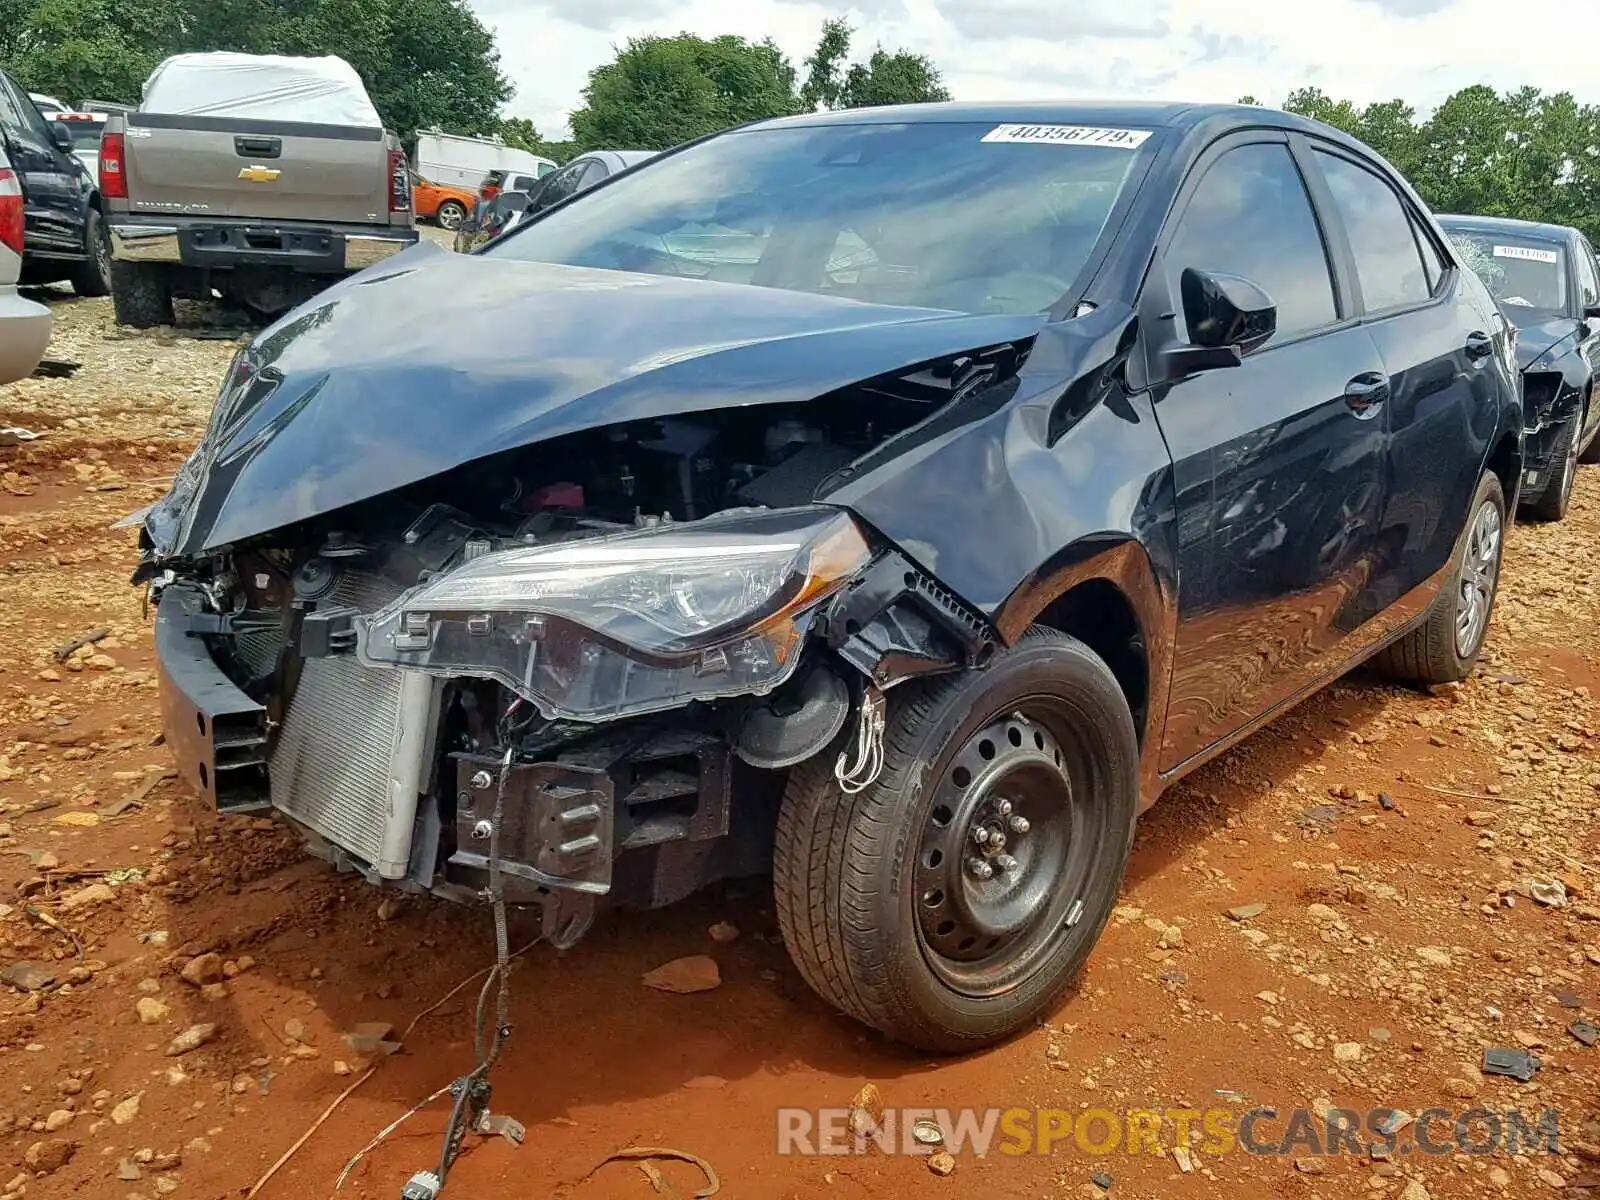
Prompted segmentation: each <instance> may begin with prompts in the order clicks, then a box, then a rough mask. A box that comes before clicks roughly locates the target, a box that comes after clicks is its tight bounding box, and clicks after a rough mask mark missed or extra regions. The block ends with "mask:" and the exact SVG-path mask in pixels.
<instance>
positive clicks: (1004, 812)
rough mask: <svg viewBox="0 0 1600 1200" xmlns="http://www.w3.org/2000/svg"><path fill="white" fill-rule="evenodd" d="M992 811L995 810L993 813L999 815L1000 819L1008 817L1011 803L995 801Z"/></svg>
mask: <svg viewBox="0 0 1600 1200" xmlns="http://www.w3.org/2000/svg"><path fill="white" fill-rule="evenodd" d="M994 810H995V812H997V813H999V814H1000V815H1001V816H1002V817H1005V816H1009V815H1010V814H1011V801H1009V800H996V801H995V802H994Z"/></svg>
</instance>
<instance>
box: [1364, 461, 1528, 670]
mask: <svg viewBox="0 0 1600 1200" xmlns="http://www.w3.org/2000/svg"><path fill="white" fill-rule="evenodd" d="M1467 513H1468V515H1467V527H1466V529H1465V530H1464V531H1463V532H1462V535H1461V539H1460V542H1459V543H1458V549H1457V551H1456V561H1455V564H1454V565H1453V566H1452V568H1451V571H1450V576H1449V579H1448V580H1447V581H1446V582H1445V585H1444V587H1443V588H1441V589H1440V591H1439V594H1438V595H1437V596H1435V597H1434V599H1433V604H1432V605H1431V606H1429V609H1428V616H1427V619H1426V620H1425V621H1423V623H1422V624H1421V625H1419V626H1418V627H1417V628H1416V629H1414V630H1412V631H1411V632H1410V633H1408V634H1406V635H1405V637H1403V638H1401V639H1400V640H1399V641H1397V642H1395V643H1394V644H1393V645H1390V646H1388V647H1387V648H1385V649H1384V650H1383V651H1382V652H1381V653H1380V654H1379V655H1378V658H1377V660H1376V662H1377V665H1378V666H1379V667H1380V668H1381V669H1383V670H1384V671H1387V672H1388V673H1389V674H1391V675H1393V676H1395V677H1396V678H1399V679H1406V680H1410V681H1412V682H1414V683H1421V684H1433V683H1458V682H1460V681H1461V680H1463V679H1465V678H1466V677H1467V676H1468V675H1471V674H1472V668H1473V667H1475V666H1476V665H1477V663H1478V655H1479V654H1481V653H1482V652H1483V642H1484V638H1485V637H1486V636H1487V635H1488V632H1489V618H1490V617H1491V616H1492V615H1493V613H1494V601H1495V596H1496V595H1497V594H1498V592H1499V588H1500V556H1501V553H1502V551H1503V550H1504V548H1505V540H1506V539H1505V525H1506V498H1505V492H1504V491H1503V490H1502V489H1501V487H1500V480H1499V479H1498V478H1496V477H1495V474H1494V472H1492V471H1485V472H1484V473H1483V478H1482V479H1480V480H1479V481H1478V490H1477V492H1476V493H1474V495H1473V498H1472V507H1471V508H1470V509H1468V510H1467Z"/></svg>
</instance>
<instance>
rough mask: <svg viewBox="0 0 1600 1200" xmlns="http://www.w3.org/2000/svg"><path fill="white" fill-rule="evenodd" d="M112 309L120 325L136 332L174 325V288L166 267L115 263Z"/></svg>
mask: <svg viewBox="0 0 1600 1200" xmlns="http://www.w3.org/2000/svg"><path fill="white" fill-rule="evenodd" d="M111 306H112V307H113V308H114V309H115V310H116V314H117V324H119V325H128V326H131V327H132V328H134V329H153V328H155V327H156V326H157V325H171V324H172V321H173V314H172V289H171V287H170V286H169V284H168V280H167V273H166V268H164V267H162V266H159V265H157V264H154V263H127V262H113V263H112V264H111Z"/></svg>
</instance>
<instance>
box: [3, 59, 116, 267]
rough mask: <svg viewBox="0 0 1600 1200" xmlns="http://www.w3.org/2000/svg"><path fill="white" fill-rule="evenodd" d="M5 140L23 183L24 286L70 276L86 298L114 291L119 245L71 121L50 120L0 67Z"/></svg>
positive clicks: (7, 150)
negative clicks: (114, 248)
mask: <svg viewBox="0 0 1600 1200" xmlns="http://www.w3.org/2000/svg"><path fill="white" fill-rule="evenodd" d="M0 140H3V141H4V144H5V149H6V152H7V153H8V154H9V155H10V158H11V165H12V167H13V168H14V169H15V170H16V172H17V174H18V176H19V177H20V178H21V180H22V198H23V220H24V223H25V226H26V234H25V237H24V239H23V242H24V245H25V246H26V250H25V252H24V255H23V260H22V282H23V283H24V284H41V283H55V282H57V281H58V280H63V279H64V280H70V281H71V283H72V289H73V291H75V292H77V293H78V295H80V296H104V295H107V294H108V293H109V292H110V291H111V243H110V241H109V240H108V238H107V236H106V227H105V223H104V222H103V221H102V219H101V216H100V192H99V188H98V187H97V186H96V184H95V181H94V178H93V176H92V175H91V174H90V173H89V171H88V169H87V168H86V167H85V166H84V165H83V163H82V162H80V161H79V160H78V157H77V155H75V154H74V153H73V140H72V130H71V128H70V127H69V126H67V125H65V124H61V123H58V122H55V121H47V120H46V119H45V118H44V117H43V116H42V115H41V114H40V112H39V109H38V108H37V107H36V106H35V105H34V103H33V101H32V100H31V99H30V98H29V95H28V93H27V92H25V91H24V90H23V89H22V88H20V87H19V86H18V85H17V82H16V80H14V79H12V78H11V77H10V76H9V75H7V74H6V73H5V72H4V71H0Z"/></svg>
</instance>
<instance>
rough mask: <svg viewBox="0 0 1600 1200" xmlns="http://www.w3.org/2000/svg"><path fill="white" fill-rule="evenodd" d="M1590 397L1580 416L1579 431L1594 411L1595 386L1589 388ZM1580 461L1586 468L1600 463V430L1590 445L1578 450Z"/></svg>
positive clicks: (1590, 439)
mask: <svg viewBox="0 0 1600 1200" xmlns="http://www.w3.org/2000/svg"><path fill="white" fill-rule="evenodd" d="M1588 396H1589V398H1588V399H1587V400H1585V401H1584V405H1583V411H1582V412H1581V413H1579V414H1578V428H1579V429H1582V428H1583V427H1584V426H1585V425H1587V424H1588V423H1589V414H1590V412H1592V411H1593V406H1594V386H1593V385H1592V384H1591V385H1590V387H1589V393H1588ZM1578 436H1579V437H1582V436H1583V435H1582V434H1581V433H1580V434H1579V435H1578ZM1578 461H1579V462H1580V463H1582V464H1583V465H1584V466H1592V465H1593V464H1595V463H1600V429H1596V430H1595V431H1594V434H1593V436H1591V437H1590V438H1589V444H1588V445H1587V446H1582V447H1580V448H1579V449H1578Z"/></svg>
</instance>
